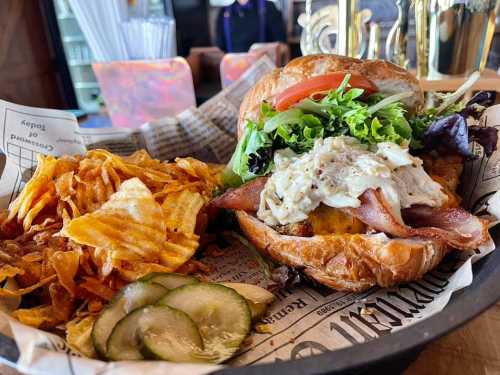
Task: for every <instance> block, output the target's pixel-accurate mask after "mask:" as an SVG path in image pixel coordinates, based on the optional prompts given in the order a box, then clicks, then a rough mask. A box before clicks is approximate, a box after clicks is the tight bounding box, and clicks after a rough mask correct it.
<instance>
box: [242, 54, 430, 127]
mask: <svg viewBox="0 0 500 375" xmlns="http://www.w3.org/2000/svg"><path fill="white" fill-rule="evenodd" d="M337 71H346V72H358V73H360V74H362V75H363V76H364V77H366V78H368V79H369V80H371V81H372V82H373V83H374V84H375V85H376V86H377V87H378V89H379V91H380V92H382V93H385V94H388V95H391V94H395V93H399V92H405V91H413V92H414V93H415V94H414V95H413V96H411V97H409V98H407V99H405V100H403V102H404V103H405V104H406V105H407V106H408V109H409V111H410V112H414V111H416V110H418V109H419V108H420V107H421V106H422V105H423V103H424V96H423V92H422V89H421V88H420V85H419V82H418V80H417V79H416V78H415V76H413V75H412V74H411V73H410V72H408V71H407V70H405V69H403V68H401V67H399V66H397V65H394V64H392V63H390V62H388V61H383V60H360V59H355V58H352V57H345V56H338V55H310V56H303V57H299V58H296V59H294V60H292V61H290V62H289V63H288V64H287V65H286V66H285V67H283V68H281V69H275V70H273V71H272V72H270V73H268V74H266V75H265V76H264V77H262V78H261V79H260V80H259V81H258V82H257V84H256V85H255V86H254V87H253V88H252V89H251V90H250V91H249V92H248V93H247V95H246V96H245V98H244V99H243V103H242V104H241V107H240V114H239V119H238V136H240V135H241V134H242V133H243V129H244V128H245V120H247V119H249V120H257V118H258V115H259V110H260V105H261V103H262V102H263V101H272V100H273V98H274V97H275V96H276V95H278V94H280V93H281V92H283V91H284V90H285V89H287V88H288V87H290V86H293V85H295V84H297V83H299V82H300V81H302V80H304V79H307V78H310V77H314V76H318V75H322V74H328V73H333V72H337Z"/></svg>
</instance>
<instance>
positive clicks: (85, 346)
mask: <svg viewBox="0 0 500 375" xmlns="http://www.w3.org/2000/svg"><path fill="white" fill-rule="evenodd" d="M95 319H96V318H95V317H94V316H92V315H88V316H86V317H84V318H75V319H73V320H71V321H69V322H68V323H66V341H67V342H68V344H69V346H71V347H72V348H73V349H75V350H77V351H78V352H80V353H82V354H83V355H85V356H86V357H89V358H96V352H95V350H94V344H93V343H92V337H91V334H92V327H93V326H94V322H95Z"/></svg>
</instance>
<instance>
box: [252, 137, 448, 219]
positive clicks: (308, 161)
mask: <svg viewBox="0 0 500 375" xmlns="http://www.w3.org/2000/svg"><path fill="white" fill-rule="evenodd" d="M367 189H380V190H381V192H382V194H383V196H384V198H385V200H386V201H387V203H388V204H389V205H390V207H391V209H392V211H393V213H394V215H395V217H396V218H398V219H399V220H400V221H401V222H402V219H401V208H406V207H410V206H411V205H414V204H425V205H428V206H431V207H439V206H441V205H443V203H445V202H446V200H447V196H446V195H445V194H444V193H443V192H442V191H441V186H440V185H439V184H438V183H436V182H435V181H433V180H432V178H431V177H429V175H428V174H427V173H426V172H425V171H424V169H423V168H422V160H421V159H419V158H416V157H414V156H411V155H410V154H409V152H408V149H407V148H402V147H400V146H398V145H396V144H394V143H380V144H378V145H377V148H376V149H375V150H369V149H368V147H367V146H366V145H363V144H361V143H360V142H359V141H358V140H357V139H355V138H351V137H330V138H326V139H319V140H317V141H316V143H315V145H314V148H313V149H312V150H311V151H309V152H307V153H304V154H302V155H297V154H295V153H294V152H293V151H291V150H290V149H285V150H279V151H276V152H275V155H274V169H273V174H272V175H271V177H270V178H269V179H268V180H267V182H266V185H265V187H264V189H263V190H262V192H261V196H260V198H261V199H260V206H259V210H258V212H257V216H258V217H259V219H261V220H263V221H264V222H265V223H266V224H268V225H278V224H281V225H285V224H290V223H297V222H299V221H302V220H305V219H307V217H308V215H309V213H310V212H312V211H313V210H314V209H315V208H316V207H318V206H319V205H320V204H321V203H323V204H325V205H327V206H330V207H335V208H346V207H359V205H360V201H359V199H358V197H359V196H360V195H361V194H363V193H364V192H365V191H366V190H367Z"/></svg>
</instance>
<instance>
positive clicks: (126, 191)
mask: <svg viewBox="0 0 500 375" xmlns="http://www.w3.org/2000/svg"><path fill="white" fill-rule="evenodd" d="M61 233H62V234H63V235H64V236H67V237H69V238H70V239H72V240H73V241H75V242H77V243H79V244H82V245H88V246H93V247H96V248H100V249H106V250H108V251H111V253H113V252H114V251H127V252H131V253H132V254H136V255H138V256H140V258H141V259H142V260H143V261H155V260H158V259H159V255H160V253H161V252H162V251H163V243H164V242H165V237H166V223H165V217H164V215H163V211H162V208H161V206H160V205H159V204H158V202H156V200H155V199H154V197H153V194H151V192H150V191H149V189H148V188H147V187H146V186H145V185H144V184H143V183H142V182H141V180H139V179H138V178H132V179H130V180H127V181H125V182H124V183H123V184H122V185H121V186H120V189H119V190H118V191H117V192H116V193H115V194H113V195H112V196H111V197H110V198H109V200H108V201H107V202H106V203H104V204H103V205H102V207H101V208H99V209H98V210H96V211H94V212H92V213H89V214H85V215H83V216H80V217H78V218H76V219H73V220H71V221H70V222H69V223H68V224H67V225H66V226H65V227H64V228H63V229H62V232H61Z"/></svg>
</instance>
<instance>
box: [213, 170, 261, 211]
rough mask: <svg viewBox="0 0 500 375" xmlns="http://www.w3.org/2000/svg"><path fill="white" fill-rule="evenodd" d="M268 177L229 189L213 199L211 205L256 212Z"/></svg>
mask: <svg viewBox="0 0 500 375" xmlns="http://www.w3.org/2000/svg"><path fill="white" fill-rule="evenodd" d="M266 181H267V177H259V178H256V179H255V180H252V181H250V182H247V183H246V184H244V185H242V186H240V187H239V188H236V189H229V190H227V191H226V192H225V193H224V194H222V195H220V196H218V197H217V198H215V199H213V200H212V202H211V205H212V206H214V207H218V208H225V209H228V210H239V211H247V212H256V211H257V210H258V209H259V203H260V192H261V191H262V190H264V186H265V185H266Z"/></svg>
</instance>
